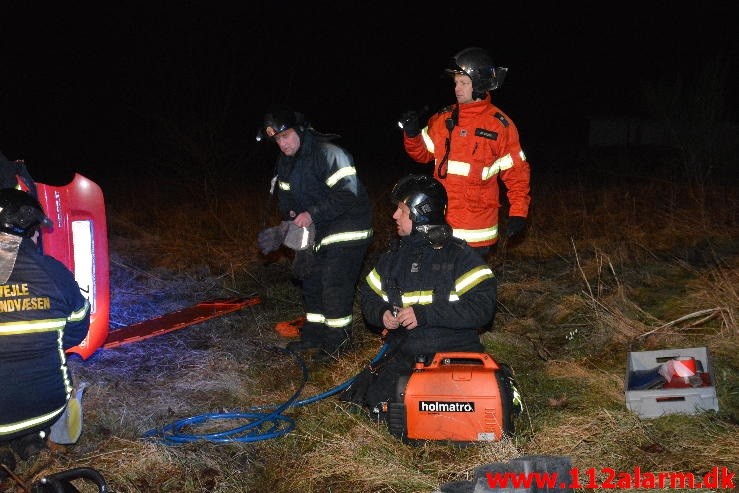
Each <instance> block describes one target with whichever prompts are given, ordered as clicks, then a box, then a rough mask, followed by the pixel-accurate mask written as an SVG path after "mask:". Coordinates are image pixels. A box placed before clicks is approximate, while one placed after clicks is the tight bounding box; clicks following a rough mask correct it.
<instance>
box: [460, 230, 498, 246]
mask: <svg viewBox="0 0 739 493" xmlns="http://www.w3.org/2000/svg"><path fill="white" fill-rule="evenodd" d="M452 234H453V235H454V236H456V237H457V238H459V239H462V240H465V241H466V242H467V243H477V242H480V241H487V240H494V239H495V238H497V237H498V226H493V227H491V228H483V229H457V228H454V230H453V232H452Z"/></svg>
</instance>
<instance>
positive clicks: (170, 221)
mask: <svg viewBox="0 0 739 493" xmlns="http://www.w3.org/2000/svg"><path fill="white" fill-rule="evenodd" d="M535 178H536V181H535V187H534V204H533V207H532V216H531V229H530V231H529V234H528V236H527V237H526V238H525V240H524V241H522V242H517V243H509V244H507V245H502V244H501V245H499V247H498V249H497V250H496V251H495V252H494V254H493V255H491V258H490V263H491V264H492V265H493V266H494V267H495V270H496V273H497V275H498V277H499V280H500V289H499V303H500V304H499V310H498V316H497V318H496V324H495V331H494V332H492V333H488V334H485V335H484V337H483V341H484V342H485V344H486V348H487V349H488V351H489V352H490V353H491V354H492V355H493V356H494V357H495V359H496V360H499V361H503V362H506V363H508V364H510V365H511V366H512V368H513V370H514V372H515V375H516V379H517V381H518V383H519V387H520V390H521V391H522V394H523V396H524V403H525V410H524V412H523V413H522V415H521V416H520V417H519V419H518V422H517V434H516V436H515V437H513V438H512V439H507V440H504V441H502V442H496V443H485V444H480V445H477V446H473V447H467V448H462V449H460V448H455V447H452V446H449V445H446V444H443V443H434V442H429V443H426V444H425V445H423V446H409V445H404V444H402V443H400V442H399V440H397V439H396V438H394V437H393V436H391V435H390V434H389V433H388V431H387V429H386V428H385V427H384V426H383V425H380V424H377V423H374V422H372V421H371V420H370V419H369V418H368V417H367V416H366V415H364V414H363V413H357V412H356V410H354V409H353V408H351V407H349V406H347V405H346V404H345V403H341V402H339V401H338V400H337V399H335V397H333V396H328V397H327V398H321V399H318V400H316V401H315V402H312V403H309V404H306V405H301V406H298V407H292V408H290V409H288V410H287V411H286V412H285V413H284V414H285V415H287V416H289V417H290V418H292V419H294V420H295V425H296V427H295V429H294V430H293V431H292V432H290V433H288V434H286V435H284V436H280V437H276V438H272V439H268V440H254V441H248V442H243V443H230V444H219V443H213V442H212V441H195V442H190V443H185V444H180V445H168V444H163V443H161V442H158V441H153V440H149V439H144V438H142V437H143V435H144V434H145V433H146V432H147V431H149V430H153V429H158V428H160V427H163V426H166V425H169V424H171V423H174V422H176V421H178V420H181V419H183V418H187V417H193V416H201V415H208V414H210V413H220V412H225V411H231V412H233V411H244V410H249V409H251V408H253V407H254V406H261V407H262V408H270V407H271V406H275V405H279V404H281V403H283V402H285V401H286V400H287V399H289V398H290V397H291V396H292V395H293V393H294V392H296V390H297V389H299V388H300V385H301V383H302V373H301V368H300V366H299V365H298V364H297V363H296V361H295V360H293V359H292V358H291V357H289V356H287V355H285V354H282V353H280V352H278V351H275V350H274V349H273V348H272V347H273V346H275V345H281V344H284V342H285V341H284V340H281V339H280V338H279V337H277V335H276V334H275V333H274V331H273V330H272V326H273V324H274V323H275V322H276V321H278V320H284V319H287V318H292V317H294V316H296V315H298V314H299V313H300V311H301V310H300V290H299V289H298V287H297V286H295V285H294V284H293V283H292V282H291V280H290V275H289V259H288V258H286V257H285V256H284V252H283V253H280V254H274V255H272V256H271V257H269V258H267V259H265V258H263V257H260V256H259V255H258V254H257V252H256V248H255V245H254V243H255V241H254V239H255V235H256V232H257V231H258V230H259V229H260V228H261V227H262V224H263V223H262V222H261V221H262V217H263V216H262V214H263V212H264V210H263V207H264V206H263V205H255V204H254V201H255V195H254V193H251V194H249V193H246V194H235V193H234V194H231V195H225V196H229V197H231V199H229V200H223V199H221V200H219V201H215V200H212V201H208V202H206V203H205V204H206V205H205V206H204V203H203V201H202V200H195V201H192V200H190V201H178V202H174V203H172V202H168V203H156V202H153V201H152V200H150V199H147V200H146V201H143V200H141V199H135V198H130V197H127V196H122V197H110V198H109V233H110V245H111V252H112V256H111V272H112V274H111V275H112V278H111V285H112V306H113V308H112V313H111V326H112V327H114V328H115V327H118V326H123V325H127V324H130V323H133V322H136V321H139V320H142V319H146V318H151V317H153V316H157V315H160V314H162V313H165V312H168V311H172V310H175V309H177V308H180V307H184V306H187V305H189V304H193V303H196V302H198V301H202V300H206V299H212V298H217V297H225V296H235V295H240V296H247V295H250V294H252V293H258V295H259V296H260V298H261V300H262V303H261V304H259V305H256V306H254V307H249V308H246V309H244V310H242V311H239V312H237V313H235V314H232V315H228V316H225V317H222V318H219V319H215V320H213V321H210V322H206V323H203V324H200V325H197V326H193V327H190V328H188V329H185V330H182V331H178V332H174V333H171V334H168V335H164V336H160V337H157V338H154V339H150V340H147V341H142V342H138V343H132V344H128V345H124V346H120V347H118V348H115V349H110V350H101V351H98V352H97V353H96V354H95V355H94V356H93V357H92V358H90V359H89V360H87V361H84V362H83V361H80V360H79V359H72V360H71V366H72V367H73V371H74V375H75V377H76V379H77V380H79V381H84V382H87V383H88V384H89V387H88V390H87V391H86V394H85V397H84V411H85V423H84V433H83V435H82V437H81V439H80V441H79V442H78V443H77V444H76V445H74V446H71V447H68V448H66V449H63V450H57V451H55V452H53V453H52V452H51V451H45V452H43V453H42V454H41V455H40V456H39V457H38V458H37V459H36V460H32V461H28V462H27V463H22V464H21V465H20V467H19V468H18V470H17V472H18V473H19V475H20V477H21V478H23V479H24V480H26V481H28V482H29V483H30V482H31V481H33V480H36V479H38V478H39V477H41V476H42V475H45V474H51V473H54V472H57V471H61V470H66V469H69V468H72V467H93V468H95V469H97V470H99V471H100V472H101V473H102V474H103V475H104V476H105V478H106V479H107V481H108V483H109V485H110V488H111V490H112V491H114V492H117V493H129V492H159V493H168V492H228V493H238V492H276V493H279V492H292V491H304V492H320V493H325V492H352V493H364V492H367V493H369V492H373V493H379V492H384V493H415V492H432V491H434V490H435V489H437V488H438V487H439V486H440V485H441V484H443V483H445V482H449V481H455V480H471V479H472V471H473V470H474V468H475V467H476V466H479V465H482V464H486V463H491V462H505V461H508V460H510V459H512V458H515V457H519V456H521V455H525V454H554V455H564V456H568V457H570V458H571V459H572V463H573V465H575V466H577V467H580V468H581V469H586V468H589V467H595V468H604V467H609V468H613V469H615V470H625V471H628V470H630V469H632V468H633V467H634V466H637V465H638V466H640V467H641V468H642V469H643V470H650V471H689V472H694V473H705V472H707V471H709V470H710V468H711V467H713V466H726V467H729V468H730V469H732V470H733V471H735V472H736V471H738V470H739V449H738V448H737V447H736V444H737V443H739V427H738V426H737V423H738V420H739V378H737V369H738V368H739V356H737V355H739V327H738V325H737V318H738V317H739V296H738V295H737V286H739V243H738V242H737V238H739V224H737V218H736V211H737V210H739V209H738V208H737V205H738V204H737V193H736V192H737V188H736V187H733V188H732V187H728V186H727V187H724V188H716V189H715V190H714V191H713V192H712V193H715V195H711V196H703V197H701V200H700V201H694V200H690V195H691V194H690V193H688V191H687V190H683V189H681V188H680V186H679V185H678V184H676V183H673V182H670V181H662V182H658V181H656V180H655V181H643V182H634V181H629V180H620V179H618V178H615V177H613V176H607V177H605V178H603V177H602V176H597V175H596V176H583V177H581V182H580V183H579V184H578V185H572V186H568V187H563V186H562V185H561V183H557V182H556V180H555V179H554V178H552V177H547V176H544V175H535ZM385 186H386V184H378V185H377V186H375V188H374V189H371V192H372V193H373V196H374V197H376V198H377V204H376V209H377V213H376V220H375V222H376V225H377V229H378V237H377V241H376V243H375V247H374V249H373V251H372V252H371V254H370V256H369V258H370V259H371V258H373V256H374V255H376V253H377V251H378V249H379V248H380V247H381V246H382V244H383V243H384V240H385V239H386V238H387V237H388V236H389V235H390V234H392V232H391V230H389V229H388V228H387V225H388V224H389V222H388V221H387V215H389V214H390V212H391V211H389V210H388V207H387V203H386V200H385V199H383V197H384V195H383V194H384V191H385ZM246 190H249V189H248V188H246ZM137 196H139V197H140V195H137ZM223 196H224V194H221V195H220V197H223ZM148 197H151V196H148ZM139 200H141V203H139ZM707 203H714V204H721V205H722V207H720V208H713V209H712V210H711V211H710V212H709V211H707V210H706V209H705V208H704V206H703V205H702V204H707ZM355 315H356V317H355V327H354V329H355V334H356V335H357V338H356V341H355V347H354V351H353V352H351V353H350V354H349V355H347V356H346V357H344V358H342V359H341V360H339V361H336V362H334V363H332V364H329V365H324V366H316V365H313V364H312V363H311V362H308V370H309V371H308V380H307V382H306V383H305V387H304V388H303V389H302V392H301V394H300V396H299V399H308V398H311V397H313V396H320V395H321V394H322V393H325V392H327V391H328V390H329V389H333V388H335V387H336V386H339V385H341V384H342V383H344V382H345V381H346V380H347V379H348V378H350V377H351V376H353V375H354V374H356V373H357V372H358V371H359V370H360V369H361V368H362V366H363V365H364V364H365V363H366V362H367V361H369V360H370V359H371V358H372V357H373V356H374V355H375V354H376V352H377V351H378V349H379V347H380V342H379V341H378V340H377V339H376V338H375V337H374V336H372V335H371V334H370V333H369V332H367V331H366V330H365V329H364V327H363V325H362V321H361V316H360V313H359V310H358V308H357V310H356V313H355ZM693 346H707V347H708V348H709V350H710V352H711V355H712V356H713V365H714V367H713V373H714V377H715V379H716V382H717V392H718V398H719V406H720V411H719V412H717V413H715V412H709V413H702V414H697V415H689V416H683V415H673V416H665V417H662V418H659V419H653V420H642V419H639V418H638V417H637V416H636V415H634V414H633V413H631V412H629V411H628V410H627V409H626V407H625V405H624V388H623V379H624V373H625V365H626V357H627V353H628V352H629V351H641V350H649V349H660V348H672V347H693ZM236 424H237V422H234V423H209V426H210V428H207V429H208V431H213V430H214V429H215V430H219V429H220V430H222V429H224V428H219V425H224V426H225V427H226V428H225V429H229V428H231V427H235V426H236ZM202 431H204V430H202V429H201V430H198V429H194V430H193V433H198V432H202ZM4 486H5V487H4V488H3V489H2V491H4V492H10V491H17V490H14V488H13V487H12V486H11V485H10V484H8V483H6V484H5V485H4ZM21 491H22V490H21ZM88 491H92V490H88Z"/></svg>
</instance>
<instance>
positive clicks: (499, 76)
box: [445, 46, 508, 99]
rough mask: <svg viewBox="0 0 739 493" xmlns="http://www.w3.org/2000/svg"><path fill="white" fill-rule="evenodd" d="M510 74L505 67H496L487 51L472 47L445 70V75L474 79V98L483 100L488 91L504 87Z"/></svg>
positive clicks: (466, 49)
mask: <svg viewBox="0 0 739 493" xmlns="http://www.w3.org/2000/svg"><path fill="white" fill-rule="evenodd" d="M507 72H508V69H507V68H505V67H496V66H495V64H493V59H492V58H490V55H489V54H488V52H487V51H485V50H483V49H482V48H477V47H475V46H472V47H470V48H465V49H464V50H462V51H460V52H459V53H457V54H456V55H454V58H452V62H451V64H450V66H449V68H447V69H446V70H445V73H447V74H450V75H454V74H463V75H467V76H469V78H470V79H472V97H473V98H475V99H482V98H484V97H485V94H486V93H487V92H488V91H494V90H495V89H498V88H499V87H500V86H502V85H503V79H505V75H506V73H507Z"/></svg>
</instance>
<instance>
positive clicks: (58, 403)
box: [0, 188, 90, 479]
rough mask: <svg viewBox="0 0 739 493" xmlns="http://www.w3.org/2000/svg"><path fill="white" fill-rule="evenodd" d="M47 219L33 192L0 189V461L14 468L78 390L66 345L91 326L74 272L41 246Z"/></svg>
mask: <svg viewBox="0 0 739 493" xmlns="http://www.w3.org/2000/svg"><path fill="white" fill-rule="evenodd" d="M44 224H50V222H49V219H48V218H47V217H46V216H45V215H44V212H43V210H42V208H41V205H40V204H39V202H38V201H37V200H36V199H35V198H34V197H32V196H31V195H30V194H28V193H26V192H23V191H21V190H18V189H15V188H3V189H0V382H3V383H2V392H0V464H3V465H5V466H6V467H7V468H8V469H10V470H12V469H13V468H14V467H15V462H16V460H15V456H14V454H13V452H15V453H16V454H17V455H18V456H19V457H20V458H21V459H22V460H26V459H28V457H29V456H30V455H32V454H34V453H36V452H38V451H39V450H40V449H41V448H43V447H44V445H45V439H46V438H47V437H48V434H49V430H50V428H51V426H52V425H53V424H54V422H56V421H57V420H58V419H59V418H60V416H62V414H63V413H64V411H65V408H66V406H67V402H68V401H69V399H70V396H71V394H72V389H73V385H72V381H71V375H70V372H69V368H68V367H67V360H66V356H65V351H66V350H67V349H69V348H71V347H74V346H76V345H78V344H79V343H80V342H82V340H83V339H84V338H85V336H86V335H87V331H88V328H89V324H90V304H89V302H88V301H87V299H86V298H85V297H84V296H83V295H82V293H81V292H80V288H79V286H78V284H77V282H76V281H75V279H74V276H73V274H72V273H71V272H70V271H69V270H68V269H67V268H66V267H65V266H64V264H62V263H61V262H59V261H58V260H56V259H54V258H53V257H50V256H48V255H44V254H43V253H41V251H40V249H39V247H38V246H37V245H36V240H37V238H38V234H39V228H40V227H41V225H44ZM3 474H7V473H6V471H5V468H2V467H0V479H2V477H3Z"/></svg>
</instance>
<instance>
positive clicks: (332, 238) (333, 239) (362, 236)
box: [316, 229, 372, 251]
mask: <svg viewBox="0 0 739 493" xmlns="http://www.w3.org/2000/svg"><path fill="white" fill-rule="evenodd" d="M371 237H372V229H365V230H362V231H347V232H345V233H335V234H332V235H328V236H326V237H325V238H324V239H322V240H321V242H320V243H319V244H318V245H316V251H318V250H319V249H320V248H321V247H322V246H325V245H333V244H334V243H341V242H344V241H356V240H366V239H367V238H371Z"/></svg>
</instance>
